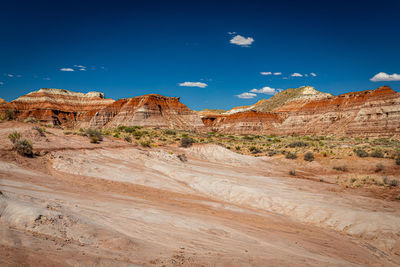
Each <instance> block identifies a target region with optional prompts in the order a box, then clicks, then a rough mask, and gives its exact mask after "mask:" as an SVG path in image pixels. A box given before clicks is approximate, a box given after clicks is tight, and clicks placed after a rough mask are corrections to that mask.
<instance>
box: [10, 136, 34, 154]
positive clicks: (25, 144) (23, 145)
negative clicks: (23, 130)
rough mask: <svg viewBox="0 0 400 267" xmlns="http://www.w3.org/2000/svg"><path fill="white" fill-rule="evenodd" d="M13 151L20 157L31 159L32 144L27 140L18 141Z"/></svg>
mask: <svg viewBox="0 0 400 267" xmlns="http://www.w3.org/2000/svg"><path fill="white" fill-rule="evenodd" d="M14 149H15V150H16V151H17V152H18V154H20V155H22V156H27V157H31V156H32V155H33V153H32V150H33V146H32V142H31V141H29V140H27V139H24V140H18V141H17V142H16V143H15V144H14Z"/></svg>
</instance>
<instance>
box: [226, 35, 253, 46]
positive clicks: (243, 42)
mask: <svg viewBox="0 0 400 267" xmlns="http://www.w3.org/2000/svg"><path fill="white" fill-rule="evenodd" d="M253 42H254V39H253V38H251V37H247V38H245V37H243V36H241V35H236V36H235V37H233V38H232V39H231V40H230V43H231V44H235V45H240V46H250V45H251V44H252V43H253Z"/></svg>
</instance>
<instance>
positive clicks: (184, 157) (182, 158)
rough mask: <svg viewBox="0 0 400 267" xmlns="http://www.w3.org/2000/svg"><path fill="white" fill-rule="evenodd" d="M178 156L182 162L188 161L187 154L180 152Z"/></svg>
mask: <svg viewBox="0 0 400 267" xmlns="http://www.w3.org/2000/svg"><path fill="white" fill-rule="evenodd" d="M177 157H178V159H179V160H180V161H182V162H186V161H187V157H186V155H185V154H179V155H178V156H177Z"/></svg>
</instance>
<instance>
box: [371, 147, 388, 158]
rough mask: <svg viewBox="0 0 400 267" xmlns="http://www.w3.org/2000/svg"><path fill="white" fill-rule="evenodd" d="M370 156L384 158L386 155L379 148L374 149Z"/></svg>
mask: <svg viewBox="0 0 400 267" xmlns="http://www.w3.org/2000/svg"><path fill="white" fill-rule="evenodd" d="M369 156H370V157H374V158H383V157H384V155H383V152H382V151H381V150H378V149H376V150H374V151H372V152H371V153H370V154H369Z"/></svg>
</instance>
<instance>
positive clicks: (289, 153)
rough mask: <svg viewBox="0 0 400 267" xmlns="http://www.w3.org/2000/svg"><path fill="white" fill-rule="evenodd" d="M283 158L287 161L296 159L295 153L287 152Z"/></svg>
mask: <svg viewBox="0 0 400 267" xmlns="http://www.w3.org/2000/svg"><path fill="white" fill-rule="evenodd" d="M285 158H287V159H297V154H296V153H292V152H287V153H286V155H285Z"/></svg>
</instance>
